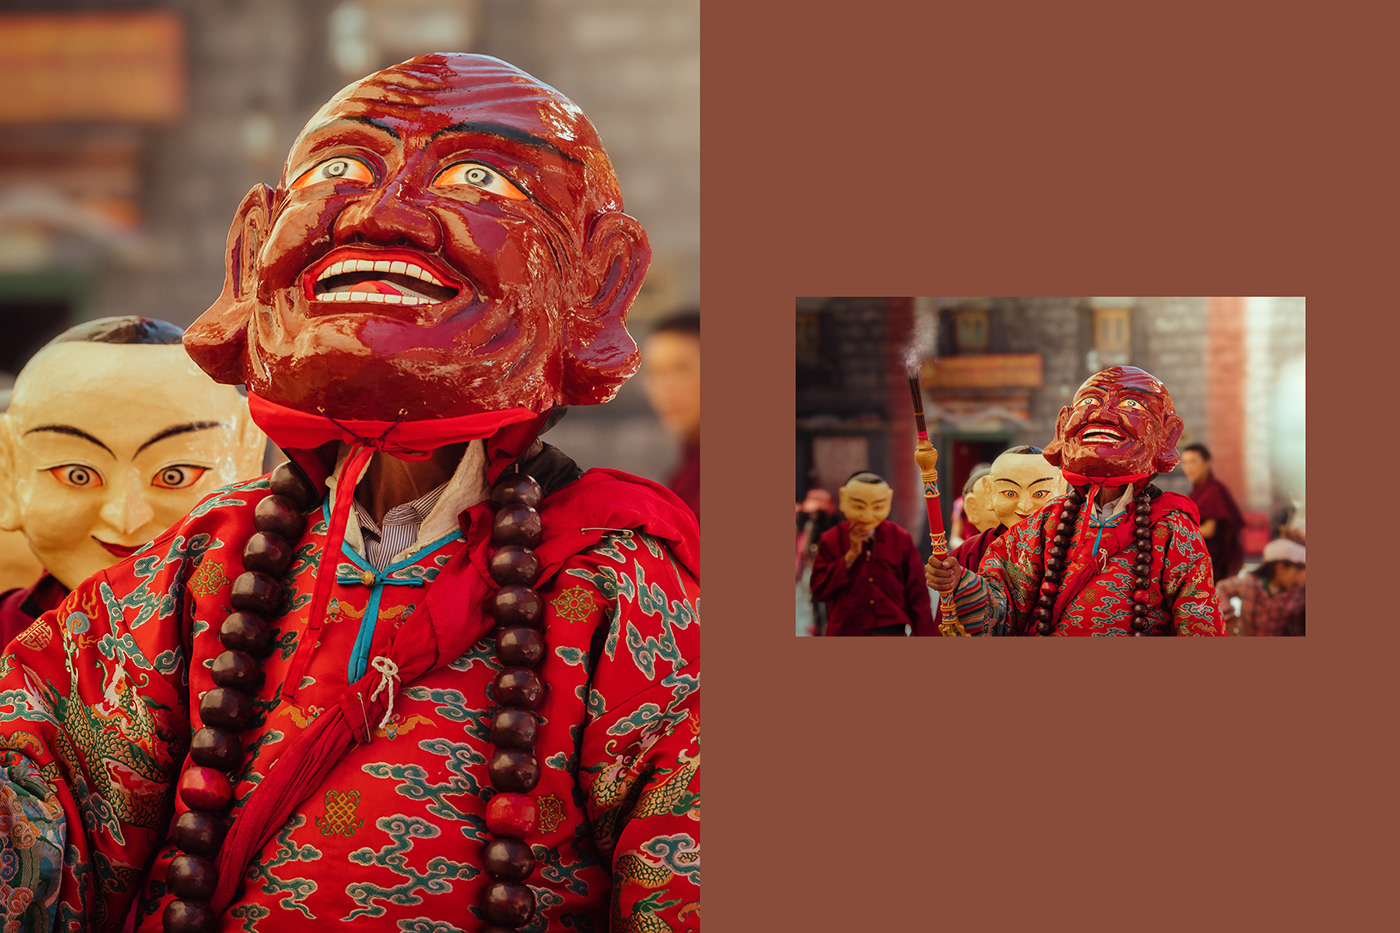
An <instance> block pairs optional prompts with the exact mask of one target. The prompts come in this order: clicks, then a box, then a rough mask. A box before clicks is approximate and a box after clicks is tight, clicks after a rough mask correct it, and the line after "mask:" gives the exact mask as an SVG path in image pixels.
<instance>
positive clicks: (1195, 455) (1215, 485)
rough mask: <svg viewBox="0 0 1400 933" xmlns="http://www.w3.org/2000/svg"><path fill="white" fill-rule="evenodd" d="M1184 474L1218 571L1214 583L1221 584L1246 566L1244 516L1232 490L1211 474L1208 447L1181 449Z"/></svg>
mask: <svg viewBox="0 0 1400 933" xmlns="http://www.w3.org/2000/svg"><path fill="white" fill-rule="evenodd" d="M1181 472H1183V473H1185V474H1186V478H1187V479H1189V480H1190V481H1191V501H1192V502H1194V503H1196V508H1197V509H1198V510H1199V511H1200V513H1201V538H1202V539H1204V540H1205V542H1206V550H1207V551H1208V552H1209V553H1210V562H1211V566H1212V567H1214V568H1215V571H1214V576H1215V582H1216V583H1219V582H1220V581H1221V580H1223V579H1225V578H1226V577H1233V576H1234V575H1235V574H1237V573H1239V572H1240V568H1241V567H1243V566H1244V548H1243V547H1242V546H1241V545H1240V533H1241V532H1242V531H1243V530H1244V516H1243V515H1242V514H1241V513H1240V507H1239V506H1238V505H1236V504H1235V497H1234V496H1232V495H1230V490H1229V489H1227V488H1226V487H1225V484H1224V483H1222V482H1221V481H1220V480H1218V479H1216V478H1215V473H1213V472H1212V471H1211V468H1210V450H1209V448H1207V447H1206V445H1205V444H1192V445H1190V446H1189V447H1186V448H1183V449H1182V451H1181Z"/></svg>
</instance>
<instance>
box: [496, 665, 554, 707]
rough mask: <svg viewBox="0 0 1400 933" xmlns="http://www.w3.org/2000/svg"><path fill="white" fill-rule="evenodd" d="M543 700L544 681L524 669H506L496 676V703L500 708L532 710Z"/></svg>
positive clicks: (532, 672)
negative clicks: (509, 707)
mask: <svg viewBox="0 0 1400 933" xmlns="http://www.w3.org/2000/svg"><path fill="white" fill-rule="evenodd" d="M543 700H544V681H542V680H540V679H539V677H537V676H535V672H534V671H532V670H529V669H528V668H524V667H508V668H506V669H505V670H503V671H501V672H500V673H499V674H497V675H496V702H497V703H499V704H500V705H501V706H514V707H517V708H518V709H534V708H535V707H537V706H539V705H540V703H541V701H543Z"/></svg>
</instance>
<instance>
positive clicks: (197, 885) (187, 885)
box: [165, 855, 219, 901]
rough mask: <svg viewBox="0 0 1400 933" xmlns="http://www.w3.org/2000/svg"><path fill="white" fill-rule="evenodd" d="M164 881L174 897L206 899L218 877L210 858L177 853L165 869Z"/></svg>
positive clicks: (212, 893) (216, 884) (215, 884)
mask: <svg viewBox="0 0 1400 933" xmlns="http://www.w3.org/2000/svg"><path fill="white" fill-rule="evenodd" d="M165 883H166V885H167V886H168V887H169V888H170V890H171V892H172V893H173V894H174V895H175V896H176V897H188V898H194V899H196V900H206V901H207V900H208V899H209V898H211V897H213V896H214V888H216V887H217V886H218V883H219V877H218V875H217V874H215V872H214V863H213V861H212V860H210V859H207V858H204V857H202V856H199V855H177V856H175V858H173V859H172V860H171V861H170V865H169V866H167V867H166V869H165Z"/></svg>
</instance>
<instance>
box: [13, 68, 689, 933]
mask: <svg viewBox="0 0 1400 933" xmlns="http://www.w3.org/2000/svg"><path fill="white" fill-rule="evenodd" d="M621 208H622V200H621V196H620V193H619V189H618V185H617V181H616V179H615V177H614V175H613V171H612V168H611V165H610V163H609V161H608V158H607V155H606V154H605V153H604V151H603V148H602V145H601V142H600V141H599V138H598V134H597V132H596V131H595V130H594V128H593V126H592V125H591V124H590V123H589V121H588V120H587V118H586V117H585V116H584V115H583V113H582V111H581V110H580V109H579V108H578V107H577V106H576V105H575V104H573V103H572V102H571V101H569V100H568V99H567V98H565V97H563V96H562V95H561V94H560V93H559V92H558V91H556V90H554V89H553V88H550V87H549V86H547V85H545V84H543V83H541V82H540V81H538V80H537V79H535V78H533V77H531V76H530V75H528V74H526V73H524V72H522V71H520V70H519V69H516V68H514V67H512V66H510V65H507V64H506V63H504V62H501V61H498V60H496V59H492V58H487V57H484V56H474V55H445V54H435V55H425V56H422V57H419V58H416V59H413V60H412V61H409V62H405V63H403V64H401V65H397V66H395V67H393V68H390V69H387V70H385V71H382V72H379V73H378V74H375V75H371V76H370V77H368V78H366V79H364V80H363V81H360V82H357V83H355V84H352V85H351V86H349V87H347V88H346V89H344V90H343V91H341V92H340V93H339V94H338V95H336V97H335V98H333V99H332V100H331V101H330V102H329V103H328V104H327V105H326V106H325V107H324V108H322V109H321V111H320V112H318V113H317V114H316V115H314V116H313V117H312V118H311V120H310V122H309V123H308V124H307V126H306V128H305V129H304V130H303V131H302V133H301V135H300V136H299V137H298V138H297V140H296V143H295V145H294V147H293V149H292V152H291V154H290V155H289V157H288V159H287V162H286V165H285V168H284V170H283V174H282V177H281V179H280V181H279V182H278V184H277V187H276V188H275V189H274V188H267V187H264V186H262V185H259V186H257V187H255V188H254V189H253V190H252V191H251V192H250V193H249V194H248V196H247V197H246V198H245V200H244V201H243V203H242V205H241V206H240V208H239V209H238V212H237V215H236V217H235V219H234V223H233V226H232V229H231V231H230V234H229V240H228V249H227V255H226V267H225V268H226V279H225V283H224V291H223V294H222V295H221V296H220V298H219V300H218V301H217V302H216V303H215V304H214V306H213V307H211V308H210V309H209V311H207V312H206V313H205V315H204V316H203V317H201V318H200V319H199V321H197V322H196V323H195V324H194V325H193V326H192V327H191V328H190V331H189V333H188V334H187V335H186V340H185V345H186V349H187V350H188V351H189V353H190V354H191V356H193V357H194V359H195V360H196V361H197V362H198V363H199V365H200V366H201V367H203V368H204V369H205V370H206V371H207V372H209V373H210V374H211V375H213V376H214V377H215V378H216V379H218V380H220V381H224V382H229V383H238V382H245V383H246V384H247V385H248V387H249V391H250V405H251V408H252V411H253V414H254V417H255V418H256V419H257V420H258V422H259V424H260V425H262V426H263V427H264V428H265V429H266V430H267V431H268V433H269V435H270V436H271V437H272V438H273V440H274V441H275V442H276V443H277V444H278V446H280V447H282V448H283V449H284V450H287V451H288V452H289V453H290V454H291V456H292V458H293V463H291V464H283V465H282V466H280V467H279V468H278V469H276V470H274V471H273V472H272V473H271V474H270V475H269V476H265V477H261V478H258V479H255V480H251V481H248V482H244V483H240V484H236V485H233V486H229V487H225V488H224V489H221V490H219V491H217V492H215V493H214V494H213V495H211V496H208V497H206V498H205V499H204V500H203V501H202V502H200V504H199V505H198V506H197V507H196V508H195V509H194V510H193V511H192V512H191V513H190V515H189V516H188V517H187V518H186V519H184V520H183V521H181V522H178V523H176V524H175V525H174V526H173V527H172V528H170V529H169V530H168V531H167V532H166V533H165V534H163V535H161V536H160V537H159V538H157V539H156V540H155V541H154V542H153V543H152V544H151V546H150V547H149V548H147V549H146V550H145V551H144V552H142V553H141V554H138V555H136V556H134V557H133V558H131V559H128V560H127V561H125V562H123V563H121V564H119V565H117V566H116V567H113V568H111V569H109V570H106V571H102V572H100V573H99V574H97V575H96V576H95V577H93V578H91V579H90V580H89V581H87V582H86V583H84V584H82V585H80V586H78V587H77V588H75V589H74V591H73V593H72V594H71V595H70V596H69V597H68V598H67V599H66V600H65V601H64V602H63V604H62V605H61V606H60V607H59V608H58V609H57V610H56V611H54V612H50V613H47V614H45V615H44V616H42V617H40V619H39V620H38V621H37V622H35V623H34V624H33V625H32V626H30V627H29V628H28V629H26V630H25V632H23V633H22V634H21V635H20V636H19V638H18V639H16V641H15V642H14V643H13V644H12V645H11V646H10V649H9V650H8V651H5V652H4V653H0V815H3V816H4V817H5V820H6V821H5V826H7V827H8V829H4V830H0V896H3V897H4V898H5V903H6V904H7V906H8V910H9V917H10V920H11V922H12V923H16V924H18V926H19V927H20V928H22V929H57V928H61V929H65V930H67V929H73V930H78V929H102V930H108V929H117V928H119V927H120V926H121V925H122V924H123V922H124V919H125V921H126V922H128V923H132V924H134V926H135V928H136V929H137V930H139V931H143V933H147V931H156V930H165V931H173V933H179V931H205V930H219V931H234V930H245V929H257V930H259V931H261V933H277V931H289V930H295V931H299V933H300V931H305V930H307V929H319V928H322V927H325V928H329V927H332V926H334V925H336V924H338V923H346V924H349V925H350V927H352V928H354V929H364V930H385V931H390V930H393V931H403V930H417V931H421V933H428V931H440V933H447V931H450V930H460V929H469V930H486V931H496V933H500V931H504V930H513V929H520V928H525V927H528V928H529V929H532V930H543V929H571V930H598V931H602V930H609V929H611V930H640V929H672V930H684V929H695V928H696V927H697V926H698V916H699V880H698V879H699V874H698V873H699V865H700V862H699V848H698V839H699V831H698V825H699V824H698V818H699V777H698V769H699V760H700V754H699V694H698V687H699V657H700V651H699V591H698V583H697V579H698V577H697V574H698V530H697V528H696V524H695V520H694V516H693V514H692V513H691V512H690V510H689V509H687V508H686V507H685V505H684V504H683V503H681V502H680V501H679V500H678V499H677V498H676V497H675V496H674V495H672V494H671V493H670V492H668V491H667V490H665V489H664V488H662V487H660V486H658V485H656V484H654V483H650V482H647V481H645V480H640V479H636V478H634V477H631V476H628V475H626V474H623V473H619V472H615V471H608V470H595V471H589V472H587V473H584V472H583V471H581V470H579V469H578V468H577V467H576V466H575V465H574V464H573V462H572V461H571V460H569V459H568V457H566V456H564V455H563V454H562V453H561V452H559V451H557V450H555V449H554V448H552V447H550V446H549V445H546V444H544V443H543V442H542V441H540V440H539V439H538V435H539V433H540V432H541V431H542V429H543V428H544V427H545V426H546V425H547V423H548V421H549V419H550V418H551V417H552V413H554V412H556V411H557V410H558V409H559V407H560V406H563V405H575V404H592V403H598V402H604V401H607V400H608V399H610V398H611V397H612V396H613V395H614V394H615V392H616V391H617V388H618V386H619V385H620V384H621V383H622V382H623V381H624V380H625V379H627V378H628V377H629V376H630V375H631V374H632V373H633V372H634V371H635V369H636V367H637V359H638V356H637V351H636V345H635V343H634V342H633V341H632V339H631V337H630V336H629V335H628V333H627V330H626V328H625V326H624V321H625V315H626V311H627V309H628V307H629V306H630V304H631V302H632V299H633V297H634V296H635V295H636V292H637V290H638V288H639V287H640V285H641V281H642V276H643V274H644V272H645V269H646V266H647V263H648V259H649V256H650V252H649V248H648V245H647V240H646V235H645V233H644V232H643V231H642V228H641V226H640V225H639V224H638V223H637V221H636V220H634V219H633V218H631V217H629V216H628V215H626V214H624V213H623V212H622V209H621Z"/></svg>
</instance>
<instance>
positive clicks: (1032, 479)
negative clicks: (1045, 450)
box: [953, 444, 1061, 571]
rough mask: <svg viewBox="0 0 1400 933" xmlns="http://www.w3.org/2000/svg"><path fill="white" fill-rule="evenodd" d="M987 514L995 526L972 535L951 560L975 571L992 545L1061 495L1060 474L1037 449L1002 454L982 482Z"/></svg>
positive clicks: (1022, 447) (954, 553)
mask: <svg viewBox="0 0 1400 933" xmlns="http://www.w3.org/2000/svg"><path fill="white" fill-rule="evenodd" d="M984 485H985V487H986V494H985V496H984V498H985V499H988V500H990V501H989V502H988V503H987V507H986V511H987V512H989V513H990V514H991V515H992V516H993V517H994V518H995V519H996V525H995V526H993V527H991V528H988V529H987V530H986V531H981V532H978V533H977V534H974V535H973V536H971V537H970V538H968V539H967V540H966V541H964V542H963V543H962V544H960V545H958V547H957V549H956V550H954V551H953V559H954V560H956V561H957V562H958V563H959V564H960V565H962V566H963V567H964V568H965V569H967V570H972V571H976V570H977V568H978V567H980V566H981V565H982V556H983V555H984V554H986V553H987V548H989V547H991V545H992V542H993V541H995V540H996V539H997V538H1000V537H1001V536H1002V535H1003V534H1005V533H1006V532H1007V531H1009V530H1010V529H1011V528H1013V527H1014V526H1015V525H1016V524H1018V523H1019V522H1021V521H1023V520H1024V519H1026V518H1028V517H1030V516H1031V515H1033V514H1035V513H1036V512H1037V511H1039V510H1040V509H1041V507H1042V506H1044V505H1045V504H1046V503H1047V502H1049V501H1050V500H1051V499H1053V498H1054V497H1055V496H1056V495H1058V494H1059V492H1060V487H1061V483H1060V476H1059V471H1057V470H1056V469H1055V468H1054V467H1052V466H1051V465H1050V464H1049V463H1047V462H1046V460H1045V458H1044V457H1043V456H1041V449H1040V448H1039V447H1032V446H1029V445H1027V444H1022V445H1020V446H1019V447H1011V448H1008V449H1007V450H1004V451H1002V452H1001V453H1000V454H999V455H998V456H997V459H996V462H994V463H993V464H992V466H991V469H990V470H989V471H988V473H987V478H986V480H985V481H984Z"/></svg>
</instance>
